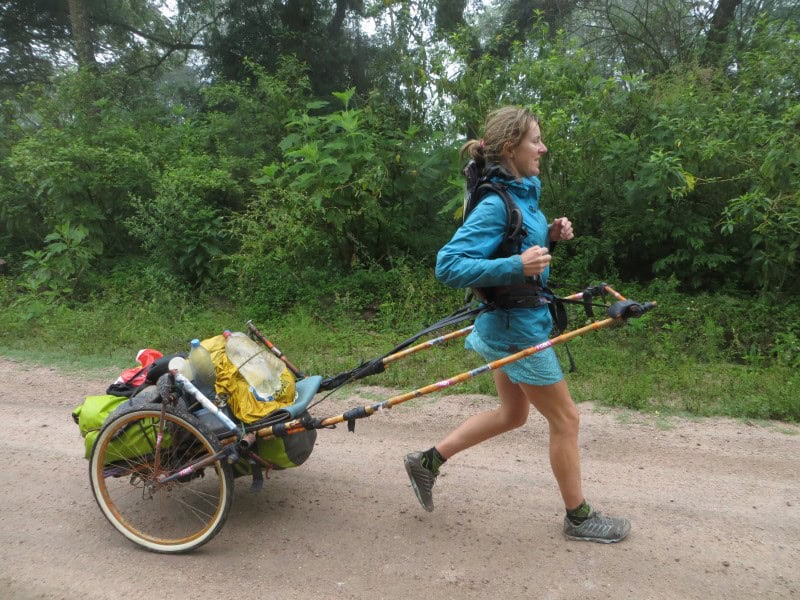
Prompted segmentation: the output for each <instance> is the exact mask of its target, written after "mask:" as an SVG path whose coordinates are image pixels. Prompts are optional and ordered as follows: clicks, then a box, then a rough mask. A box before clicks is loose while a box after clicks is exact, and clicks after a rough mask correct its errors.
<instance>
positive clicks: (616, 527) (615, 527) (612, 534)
mask: <svg viewBox="0 0 800 600" xmlns="http://www.w3.org/2000/svg"><path fill="white" fill-rule="evenodd" d="M630 532H631V522H630V521H628V519H615V518H614V517H609V516H606V515H604V514H601V513H599V512H596V511H592V514H591V515H589V516H588V517H587V519H586V520H585V521H584V522H583V523H581V524H580V525H573V524H572V521H570V520H569V519H568V518H567V517H564V536H565V537H566V538H567V539H568V540H582V541H586V542H600V543H601V544H611V543H614V542H621V541H622V540H624V539H625V538H626V537H628V534H629V533H630Z"/></svg>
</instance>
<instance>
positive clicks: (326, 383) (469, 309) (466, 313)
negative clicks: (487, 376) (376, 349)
mask: <svg viewBox="0 0 800 600" xmlns="http://www.w3.org/2000/svg"><path fill="white" fill-rule="evenodd" d="M492 309H493V307H492V306H486V305H479V306H472V305H464V306H462V307H461V308H460V309H458V310H457V311H455V312H453V313H451V314H449V315H448V316H446V317H445V318H444V319H442V320H440V321H437V322H436V323H434V324H433V325H430V326H428V327H426V328H425V329H423V330H422V331H420V332H418V333H415V334H414V335H412V336H411V337H410V338H408V339H407V340H404V341H403V342H401V343H400V344H398V345H397V346H395V347H394V348H392V349H391V350H389V352H387V353H385V354H383V355H381V356H379V357H377V358H373V359H372V360H370V361H362V363H361V364H360V365H358V366H357V367H356V368H354V369H350V370H349V371H344V372H342V373H339V374H338V375H332V376H331V377H326V378H325V379H323V380H322V383H321V384H320V386H319V389H320V390H335V389H337V388H340V387H341V386H343V385H345V384H346V383H350V382H351V381H355V380H357V379H363V378H364V377H368V376H370V375H375V374H377V373H383V371H385V370H386V366H385V365H384V364H383V359H384V358H386V357H387V356H390V355H392V354H395V353H397V352H400V351H401V350H405V349H406V348H408V347H409V346H410V345H411V344H413V343H414V342H416V341H417V340H418V339H420V338H421V337H423V336H426V335H428V334H429V333H433V332H434V331H438V330H439V329H444V328H445V327H449V326H451V325H455V324H456V323H461V322H462V321H466V320H468V319H474V318H475V317H477V316H478V315H479V314H481V313H483V312H486V311H489V310H492Z"/></svg>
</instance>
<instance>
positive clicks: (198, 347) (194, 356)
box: [188, 339, 217, 390]
mask: <svg viewBox="0 0 800 600" xmlns="http://www.w3.org/2000/svg"><path fill="white" fill-rule="evenodd" d="M188 362H189V366H190V367H191V369H192V377H190V379H193V380H196V381H197V382H198V383H199V384H200V385H201V386H203V387H204V388H211V389H212V390H213V389H214V383H215V382H216V380H217V372H216V370H215V369H214V361H213V360H211V354H210V353H209V351H208V350H207V349H206V348H205V347H204V346H203V345H202V344H201V343H200V340H198V339H193V340H192V341H191V349H190V350H189V359H188Z"/></svg>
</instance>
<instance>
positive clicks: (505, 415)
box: [497, 406, 528, 431]
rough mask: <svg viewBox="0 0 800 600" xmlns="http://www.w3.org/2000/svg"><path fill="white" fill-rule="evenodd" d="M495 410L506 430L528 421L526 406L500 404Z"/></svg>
mask: <svg viewBox="0 0 800 600" xmlns="http://www.w3.org/2000/svg"><path fill="white" fill-rule="evenodd" d="M497 412H498V417H499V418H500V420H501V421H502V423H503V425H504V427H505V429H506V430H507V431H510V430H512V429H517V428H518V427H522V426H523V425H525V423H527V422H528V407H527V406H500V407H499V408H498V409H497Z"/></svg>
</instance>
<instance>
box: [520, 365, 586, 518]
mask: <svg viewBox="0 0 800 600" xmlns="http://www.w3.org/2000/svg"><path fill="white" fill-rule="evenodd" d="M520 388H521V390H522V392H523V393H524V394H525V396H526V398H527V399H528V400H529V401H530V403H531V404H533V406H534V407H535V408H536V410H538V411H539V412H540V413H541V414H542V416H544V418H545V419H547V424H548V426H549V428H550V466H551V468H552V469H553V474H554V475H555V477H556V481H557V482H558V488H559V490H561V497H562V498H563V499H564V505H565V506H566V508H567V509H573V508H576V507H577V506H578V505H580V504H581V502H583V500H584V497H583V488H582V486H581V463H580V451H579V450H578V431H579V428H580V415H579V413H578V408H577V407H576V406H575V402H574V401H573V400H572V396H571V395H570V393H569V388H568V387H567V383H566V381H564V380H563V379H562V380H561V381H559V382H558V383H554V384H552V385H544V386H540V385H527V384H520Z"/></svg>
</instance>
